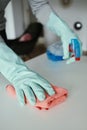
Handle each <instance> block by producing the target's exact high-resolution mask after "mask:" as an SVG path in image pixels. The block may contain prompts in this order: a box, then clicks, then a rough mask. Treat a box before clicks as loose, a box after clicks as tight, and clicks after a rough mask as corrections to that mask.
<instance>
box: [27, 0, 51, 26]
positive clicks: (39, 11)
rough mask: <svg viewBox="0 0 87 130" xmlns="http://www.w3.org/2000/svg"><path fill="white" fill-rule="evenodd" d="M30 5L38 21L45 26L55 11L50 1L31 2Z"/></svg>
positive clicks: (34, 0) (36, 0)
mask: <svg viewBox="0 0 87 130" xmlns="http://www.w3.org/2000/svg"><path fill="white" fill-rule="evenodd" d="M29 3H30V7H31V9H32V12H33V14H34V15H35V16H36V18H37V19H38V21H40V22H41V23H42V24H43V25H45V24H46V23H47V21H48V18H49V15H50V13H51V12H52V10H53V9H52V8H51V6H50V4H49V2H48V0H29Z"/></svg>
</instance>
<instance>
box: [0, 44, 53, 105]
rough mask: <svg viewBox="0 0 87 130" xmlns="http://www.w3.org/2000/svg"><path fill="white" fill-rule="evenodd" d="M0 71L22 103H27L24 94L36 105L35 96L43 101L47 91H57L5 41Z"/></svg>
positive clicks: (0, 54) (0, 56)
mask: <svg viewBox="0 0 87 130" xmlns="http://www.w3.org/2000/svg"><path fill="white" fill-rule="evenodd" d="M0 72H1V73H2V74H3V75H4V76H5V78H6V79H8V80H9V81H10V82H11V84H12V85H13V86H14V87H15V90H16V95H17V98H18V101H19V103H20V104H21V105H24V104H25V101H24V95H26V97H27V99H28V100H29V102H30V103H31V104H32V105H35V103H36V98H35V97H37V98H38V99H39V100H40V101H43V100H44V99H45V91H46V92H47V93H48V94H49V95H53V94H54V93H55V92H54V90H53V89H52V87H51V85H50V83H49V82H48V81H47V80H45V79H44V78H42V77H41V76H40V75H39V74H37V73H35V72H33V71H32V70H30V69H29V68H28V67H27V66H26V65H25V64H24V62H23V61H22V60H21V58H19V57H18V56H17V55H16V54H15V53H14V52H13V51H12V50H11V49H10V48H9V47H7V46H6V45H5V44H4V43H3V42H1V43H0ZM44 90H45V91H44Z"/></svg>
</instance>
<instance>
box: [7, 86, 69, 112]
mask: <svg viewBox="0 0 87 130" xmlns="http://www.w3.org/2000/svg"><path fill="white" fill-rule="evenodd" d="M52 87H53V89H54V90H55V94H54V95H52V96H49V95H48V94H47V93H46V99H45V100H44V101H39V100H38V99H37V103H36V105H35V106H34V107H36V108H38V109H40V110H41V109H46V110H48V109H50V108H52V107H54V106H55V105H59V104H60V103H62V102H64V101H65V100H66V98H67V95H68V91H67V90H66V89H64V88H61V87H56V86H53V85H52ZM6 90H7V92H8V94H10V95H11V96H12V97H16V92H15V89H14V87H13V86H11V85H8V86H7V87H6ZM25 104H29V102H28V100H27V98H26V97H25Z"/></svg>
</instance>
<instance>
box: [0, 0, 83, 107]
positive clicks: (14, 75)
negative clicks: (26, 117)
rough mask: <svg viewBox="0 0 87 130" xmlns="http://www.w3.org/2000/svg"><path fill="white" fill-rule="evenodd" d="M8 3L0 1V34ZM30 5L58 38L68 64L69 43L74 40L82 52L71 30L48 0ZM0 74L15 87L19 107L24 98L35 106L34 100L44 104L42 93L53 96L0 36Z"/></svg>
mask: <svg viewBox="0 0 87 130" xmlns="http://www.w3.org/2000/svg"><path fill="white" fill-rule="evenodd" d="M9 1H10V0H0V31H3V30H4V29H5V23H6V20H5V18H4V14H5V8H6V6H7V4H8V3H9ZM29 4H30V6H31V9H32V12H33V14H34V15H35V16H36V18H37V20H38V21H40V22H41V23H42V24H43V25H44V26H46V27H47V28H49V29H50V30H51V31H53V32H54V33H55V34H56V35H58V36H60V37H61V41H62V43H63V51H64V57H63V58H64V59H68V60H69V62H71V58H70V57H69V51H68V46H69V43H70V41H71V39H77V40H78V41H79V46H80V51H81V42H80V40H79V38H78V37H77V35H76V34H75V33H74V32H73V31H72V30H71V29H70V27H69V26H68V24H67V23H65V21H64V20H62V19H61V18H60V17H59V16H58V15H57V14H56V13H55V11H54V10H53V9H52V7H51V6H50V4H49V2H48V0H29ZM44 14H45V15H44ZM0 72H1V73H2V74H3V75H4V76H5V78H6V79H8V81H9V82H10V83H11V84H12V85H13V86H14V88H15V90H16V95H17V99H18V101H19V103H20V104H21V105H24V104H25V101H24V95H26V97H27V99H28V100H29V102H30V103H31V105H35V104H36V98H38V99H39V100H40V101H43V100H45V98H46V97H45V91H46V92H47V93H48V94H49V95H53V94H54V93H55V92H54V90H53V88H52V87H51V83H50V82H49V81H47V80H46V79H45V78H43V77H42V76H40V75H39V74H38V73H36V72H34V71H33V70H31V69H29V68H28V67H27V66H26V65H25V63H24V62H23V61H22V59H21V58H20V57H19V56H18V55H17V54H15V53H14V51H13V50H12V49H11V48H9V47H8V46H7V45H6V44H5V41H4V39H3V38H2V37H1V36H0Z"/></svg>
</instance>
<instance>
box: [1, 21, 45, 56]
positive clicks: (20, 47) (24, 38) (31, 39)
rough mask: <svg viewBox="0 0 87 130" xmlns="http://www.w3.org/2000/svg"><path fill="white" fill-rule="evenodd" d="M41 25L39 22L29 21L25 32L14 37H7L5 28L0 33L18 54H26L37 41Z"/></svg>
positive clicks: (41, 28) (40, 32) (41, 29)
mask: <svg viewBox="0 0 87 130" xmlns="http://www.w3.org/2000/svg"><path fill="white" fill-rule="evenodd" d="M42 32H43V26H42V24H41V23H38V22H34V23H31V24H30V25H29V26H28V28H27V29H26V30H25V32H24V33H23V34H22V35H21V36H20V37H19V38H16V39H12V40H10V39H7V37H6V33H5V30H3V31H0V35H1V36H2V37H3V39H4V40H5V42H6V44H7V45H8V46H9V47H10V48H11V49H12V50H13V51H14V52H15V53H16V54H18V55H27V54H29V53H31V52H32V51H33V49H34V47H35V45H36V43H37V40H38V38H39V37H40V36H41V35H42Z"/></svg>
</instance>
